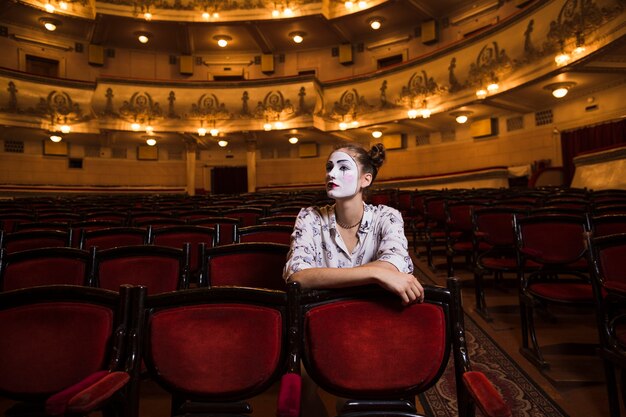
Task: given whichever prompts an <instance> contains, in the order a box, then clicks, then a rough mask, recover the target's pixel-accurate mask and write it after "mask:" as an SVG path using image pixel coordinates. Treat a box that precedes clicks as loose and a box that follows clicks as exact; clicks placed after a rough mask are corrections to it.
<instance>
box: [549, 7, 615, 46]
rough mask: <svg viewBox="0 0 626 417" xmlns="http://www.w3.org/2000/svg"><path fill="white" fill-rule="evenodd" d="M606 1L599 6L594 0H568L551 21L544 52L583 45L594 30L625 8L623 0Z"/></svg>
mask: <svg viewBox="0 0 626 417" xmlns="http://www.w3.org/2000/svg"><path fill="white" fill-rule="evenodd" d="M604 3H605V4H604V6H598V5H597V4H596V2H594V1H592V0H567V1H566V2H565V3H564V4H563V7H562V8H561V10H560V12H559V14H558V16H557V18H556V19H555V20H553V21H551V22H550V30H549V32H548V34H547V37H546V38H547V39H546V41H545V42H544V44H543V48H542V49H543V53H544V54H551V53H555V52H563V51H564V49H565V47H566V45H567V44H573V45H574V46H575V47H580V46H583V45H584V44H585V42H586V41H588V40H589V39H588V38H589V35H590V34H591V33H592V32H593V31H595V30H596V29H597V28H598V27H599V26H601V25H602V24H604V23H605V22H607V21H609V20H611V19H613V18H614V17H615V16H616V15H618V14H620V13H621V12H622V11H623V10H624V1H623V0H622V1H619V0H616V1H612V2H610V3H612V4H606V3H607V2H604Z"/></svg>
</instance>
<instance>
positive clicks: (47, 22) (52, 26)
mask: <svg viewBox="0 0 626 417" xmlns="http://www.w3.org/2000/svg"><path fill="white" fill-rule="evenodd" d="M39 21H40V22H41V24H42V25H43V27H45V28H46V30H49V31H50V32H54V31H55V30H56V29H57V28H58V27H59V26H61V22H60V21H58V20H56V19H50V18H41V19H39Z"/></svg>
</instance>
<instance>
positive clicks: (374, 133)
mask: <svg viewBox="0 0 626 417" xmlns="http://www.w3.org/2000/svg"><path fill="white" fill-rule="evenodd" d="M382 136H383V132H381V131H380V130H378V129H376V130H373V131H372V137H374V139H378V138H380V137H382Z"/></svg>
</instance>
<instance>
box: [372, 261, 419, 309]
mask: <svg viewBox="0 0 626 417" xmlns="http://www.w3.org/2000/svg"><path fill="white" fill-rule="evenodd" d="M373 264H375V266H376V268H377V269H379V271H378V274H377V278H378V283H379V285H380V286H381V287H383V288H385V289H386V290H388V291H391V292H392V293H394V294H397V295H399V296H400V298H402V303H403V304H404V305H408V304H411V303H413V302H416V301H417V302H420V303H421V302H422V301H424V288H423V287H422V284H420V282H419V281H418V280H417V278H416V277H415V276H413V275H411V274H406V273H404V272H400V271H398V270H397V269H396V267H395V266H393V265H391V264H390V263H388V262H381V261H377V262H374V263H373ZM387 265H388V266H387Z"/></svg>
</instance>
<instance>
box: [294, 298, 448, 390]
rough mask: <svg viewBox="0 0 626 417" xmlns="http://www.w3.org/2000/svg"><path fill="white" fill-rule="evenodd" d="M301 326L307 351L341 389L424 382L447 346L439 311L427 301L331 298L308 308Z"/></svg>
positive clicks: (436, 369)
mask: <svg viewBox="0 0 626 417" xmlns="http://www.w3.org/2000/svg"><path fill="white" fill-rule="evenodd" d="M304 326H305V335H304V336H305V337H306V342H305V343H306V345H307V346H308V348H309V351H308V352H307V356H308V357H309V358H310V361H311V363H312V364H313V366H314V368H315V369H316V370H317V371H318V372H319V374H320V376H321V378H322V379H324V380H327V381H329V384H331V385H333V386H335V387H336V388H337V389H339V390H341V391H364V392H368V393H371V394H385V393H387V394H388V393H390V392H393V391H394V390H395V389H399V388H402V387H407V386H425V385H427V384H429V383H430V382H431V381H432V379H433V378H434V377H435V376H436V375H437V373H438V372H439V370H440V367H441V365H442V364H441V362H442V358H443V357H444V352H445V350H446V346H447V338H446V334H445V329H446V321H445V316H444V313H443V311H442V310H441V309H440V308H438V307H437V306H434V305H432V304H413V305H411V306H409V307H402V306H401V305H400V303H399V302H397V301H396V302H393V301H387V302H384V303H383V302H380V301H378V302H371V301H365V300H351V301H345V302H340V303H331V304H327V305H322V306H319V307H316V308H314V309H312V310H310V311H308V312H307V313H306V315H305V322H304ZM390 340H393V341H394V343H389V341H390ZM356 352H358V354H356ZM373 364H376V366H373ZM381 364H384V365H383V366H381ZM331 381H332V382H331Z"/></svg>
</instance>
